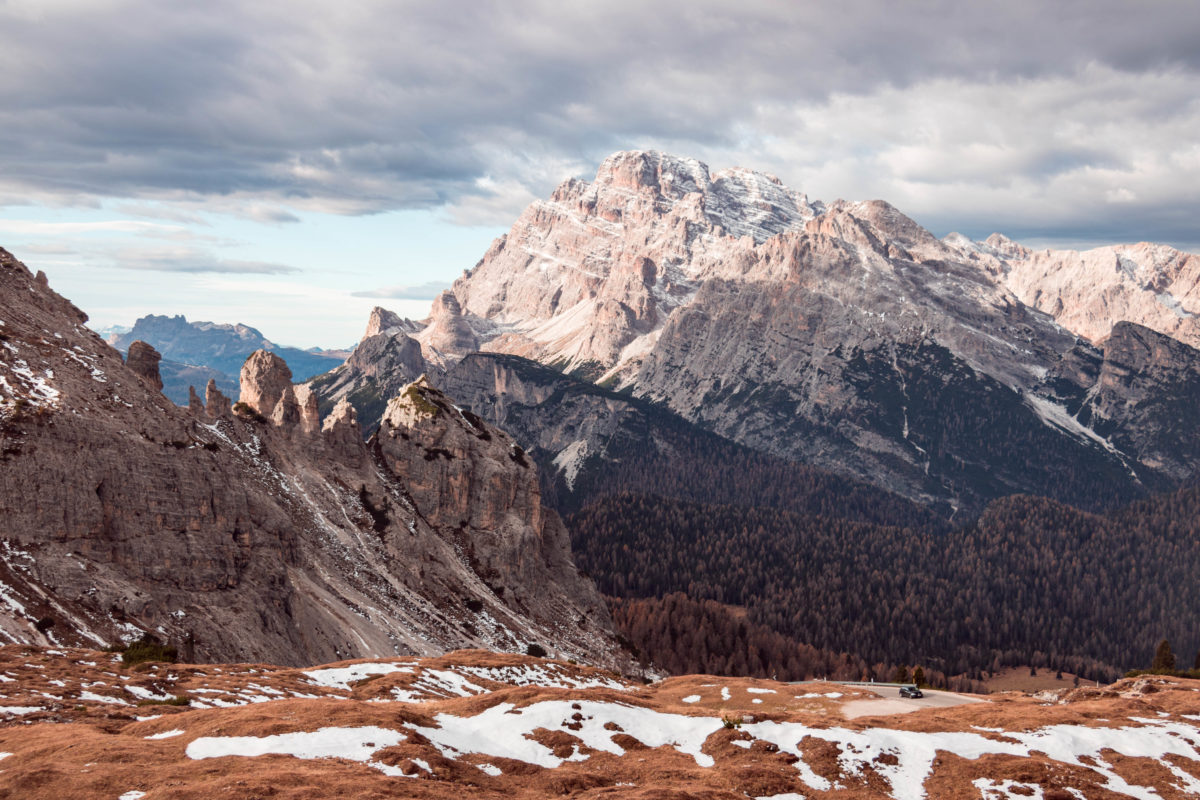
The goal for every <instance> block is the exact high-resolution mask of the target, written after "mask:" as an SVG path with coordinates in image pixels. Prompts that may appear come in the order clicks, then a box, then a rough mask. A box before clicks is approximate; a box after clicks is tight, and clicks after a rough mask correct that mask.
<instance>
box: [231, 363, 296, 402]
mask: <svg viewBox="0 0 1200 800" xmlns="http://www.w3.org/2000/svg"><path fill="white" fill-rule="evenodd" d="M241 384H242V394H241V396H240V397H239V398H238V401H239V402H241V403H245V404H246V405H248V406H250V408H253V409H254V410H255V411H257V412H258V413H259V414H262V415H263V416H264V417H270V416H271V415H272V414H273V413H274V412H275V406H276V405H278V404H279V401H280V399H281V398H282V397H283V395H284V392H286V391H287V390H289V389H290V388H291V386H292V371H291V370H290V369H288V365H287V362H286V361H284V360H283V359H282V358H280V357H279V356H277V355H275V354H274V353H272V352H271V351H269V350H255V351H254V352H253V353H251V354H250V357H249V358H247V359H246V363H245V364H243V365H242V375H241ZM291 402H292V403H293V404H294V403H295V398H294V397H293V398H292V399H291Z"/></svg>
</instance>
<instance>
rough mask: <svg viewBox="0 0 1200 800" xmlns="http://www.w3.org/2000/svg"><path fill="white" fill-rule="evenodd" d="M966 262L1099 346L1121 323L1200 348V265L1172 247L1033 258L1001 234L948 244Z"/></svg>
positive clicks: (1145, 245) (1043, 253)
mask: <svg viewBox="0 0 1200 800" xmlns="http://www.w3.org/2000/svg"><path fill="white" fill-rule="evenodd" d="M947 241H948V243H952V244H953V245H955V246H956V247H957V249H959V250H960V252H961V253H962V254H963V257H964V258H967V259H974V260H977V261H979V262H981V264H982V265H983V266H984V267H985V268H986V269H988V270H989V271H991V272H993V273H994V274H995V275H996V278H997V279H998V280H999V281H1001V282H1002V283H1003V284H1004V285H1005V286H1007V287H1008V288H1009V289H1011V290H1012V291H1013V293H1014V294H1015V295H1016V296H1017V297H1018V298H1020V300H1021V302H1023V303H1025V304H1027V305H1029V306H1030V307H1032V308H1037V309H1038V310H1040V311H1044V312H1046V313H1047V314H1050V315H1051V316H1053V317H1054V319H1055V320H1056V321H1057V322H1058V323H1059V324H1060V325H1062V326H1063V327H1064V328H1067V329H1068V330H1071V331H1073V332H1075V333H1077V334H1079V335H1080V336H1082V337H1084V338H1086V339H1088V340H1090V341H1092V342H1096V343H1098V342H1100V341H1101V340H1103V339H1105V338H1107V337H1108V335H1109V333H1110V332H1111V331H1112V329H1113V326H1114V325H1115V324H1116V323H1118V322H1121V321H1129V322H1134V323H1137V324H1139V325H1142V326H1144V327H1147V328H1150V329H1151V330H1155V331H1158V332H1159V333H1165V334H1166V335H1168V336H1171V337H1172V338H1175V339H1178V340H1179V341H1181V342H1184V343H1185V344H1188V345H1191V346H1192V347H1198V346H1200V258H1198V257H1196V256H1195V255H1192V254H1190V253H1182V252H1180V251H1178V250H1175V249H1174V248H1171V247H1167V246H1166V245H1160V244H1151V243H1149V242H1141V243H1138V244H1127V245H1114V246H1110V247H1098V248H1096V249H1094V250H1086V251H1083V252H1078V251H1075V250H1030V249H1029V248H1026V247H1022V246H1020V245H1018V244H1016V243H1015V242H1012V241H1010V240H1008V239H1006V238H1005V237H1003V236H1001V235H999V234H993V235H992V236H989V237H988V238H987V239H986V240H985V241H983V242H971V241H969V240H967V239H966V238H965V237H961V236H957V235H955V234H952V235H951V236H950V237H947Z"/></svg>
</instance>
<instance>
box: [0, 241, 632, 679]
mask: <svg viewBox="0 0 1200 800" xmlns="http://www.w3.org/2000/svg"><path fill="white" fill-rule="evenodd" d="M0 319H2V320H3V321H4V327H3V329H2V330H3V333H4V336H5V345H6V347H5V352H6V353H10V354H11V356H6V357H5V359H6V360H4V361H2V362H0V377H3V379H4V383H3V386H4V388H3V389H2V390H0V439H2V441H0V460H2V461H3V465H4V466H3V469H0V538H3V539H4V540H5V541H6V546H5V548H4V551H3V553H2V554H0V562H2V566H0V572H4V573H5V574H6V577H5V579H4V580H5V583H6V585H8V586H10V588H11V590H12V593H13V597H14V598H20V602H19V603H18V605H12V604H9V605H7V606H6V607H5V610H4V611H3V616H4V623H3V625H2V626H0V627H2V628H3V629H4V630H5V631H8V632H9V633H10V635H11V636H13V637H15V638H16V640H17V641H39V642H43V643H45V644H53V643H55V642H60V643H71V642H83V641H89V642H92V643H96V644H99V643H100V642H106V643H107V642H112V641H116V640H118V639H119V638H120V637H122V636H125V637H127V638H128V637H136V636H138V635H140V632H141V631H150V630H155V631H158V632H159V633H160V635H162V636H164V637H166V638H167V639H169V640H171V641H173V642H175V643H183V642H192V643H193V644H194V648H195V654H196V655H195V657H196V658H199V659H230V658H236V659H241V660H254V661H272V662H276V663H285V664H301V663H303V664H308V663H314V662H317V661H322V660H328V659H329V658H341V657H350V656H368V655H379V656H386V655H391V654H396V653H437V652H442V651H445V650H449V649H454V648H458V647H463V646H480V647H487V648H495V649H508V650H522V651H523V650H524V648H525V645H526V644H527V643H528V642H531V641H546V640H548V639H550V638H551V637H554V638H555V640H556V642H558V644H559V646H560V647H561V648H562V651H563V652H564V653H569V654H572V656H573V657H578V658H581V659H589V660H602V661H611V658H612V654H613V653H614V652H616V645H615V642H614V641H613V638H612V635H611V633H610V632H609V630H610V628H609V622H608V618H607V614H606V611H605V610H604V607H603V605H602V604H601V602H600V599H599V597H598V595H596V593H595V590H594V588H592V586H591V584H590V583H588V582H586V581H585V580H583V579H581V578H580V577H579V576H578V574H577V572H576V571H575V570H574V568H573V566H571V561H570V553H569V551H568V550H566V549H565V547H564V546H563V540H562V539H561V537H560V536H558V535H557V530H558V528H555V526H556V525H557V526H559V527H561V523H559V522H558V520H557V517H554V516H553V515H550V514H547V513H546V512H545V511H544V510H542V509H541V508H540V506H537V505H536V493H534V495H533V496H531V495H530V493H529V492H528V491H527V490H526V489H525V488H523V486H524V484H523V482H522V480H519V479H520V478H521V473H520V472H519V471H518V470H517V468H516V466H515V465H514V467H513V469H512V471H509V472H504V471H502V470H499V469H494V468H492V467H491V466H489V465H491V464H492V462H494V461H496V460H497V458H496V456H495V454H493V453H491V452H490V451H486V450H485V449H484V448H483V445H485V444H486V439H483V438H470V439H462V440H461V441H459V443H458V445H457V448H458V449H456V450H455V452H456V453H458V454H459V466H461V467H463V468H462V469H459V470H458V471H457V472H455V480H457V481H462V482H466V483H467V484H469V485H475V483H476V482H479V481H482V482H483V484H486V486H487V487H488V492H490V494H486V496H487V497H490V498H492V500H491V505H490V506H487V508H488V511H487V515H488V516H481V517H476V518H474V519H475V520H476V521H477V522H478V521H480V520H483V519H496V520H501V522H502V525H503V530H502V531H500V532H493V531H490V530H484V529H481V528H477V527H474V526H473V525H471V524H468V525H467V527H465V528H463V527H460V526H459V522H461V520H454V521H453V524H450V523H449V521H448V520H449V518H450V516H452V515H450V514H449V512H446V516H437V515H435V517H436V518H437V519H438V524H431V522H430V521H429V519H427V518H426V517H425V516H423V515H422V513H420V512H418V510H417V506H416V504H415V503H414V501H413V495H412V493H410V490H409V487H408V486H407V483H406V481H407V480H409V479H410V478H412V479H415V478H416V477H418V476H421V475H425V474H426V473H425V472H423V471H422V470H424V469H426V468H427V466H429V465H428V464H427V462H425V461H424V455H423V452H424V451H421V453H420V454H416V451H414V456H415V457H419V458H420V459H421V460H422V463H421V465H419V466H418V468H416V469H412V468H407V467H405V466H404V465H403V463H402V452H401V450H400V449H399V445H397V447H396V448H394V449H391V450H388V451H387V452H388V457H387V458H386V459H385V458H384V457H383V455H382V452H383V448H381V449H380V452H372V451H371V450H370V449H369V448H368V447H367V445H366V443H364V442H363V440H362V436H361V432H360V431H359V430H358V429H357V425H356V423H355V420H354V414H353V411H352V409H351V408H350V407H349V405H348V404H346V405H343V406H342V407H341V409H340V410H339V411H338V413H335V414H334V415H332V416H331V418H330V419H329V420H327V421H326V425H325V426H324V429H323V430H322V431H320V432H316V431H314V432H313V433H312V434H311V435H301V433H302V432H303V431H304V430H305V426H309V425H312V424H313V423H314V421H315V417H314V415H313V406H312V398H311V395H309V394H306V393H305V392H304V391H303V390H300V391H297V389H296V388H294V387H292V386H291V385H290V384H289V383H285V382H283V381H281V380H279V378H280V376H284V375H286V367H281V366H280V365H278V364H276V363H275V360H274V359H273V358H267V357H263V358H261V359H255V365H252V368H251V369H250V370H249V377H250V378H251V380H249V381H247V385H248V387H249V388H250V391H251V393H252V394H251V395H250V399H253V401H254V403H255V406H254V408H255V409H259V408H262V409H268V411H269V413H270V414H271V415H272V419H270V420H266V421H255V420H253V419H250V418H247V417H244V416H235V415H232V414H230V413H229V407H228V400H227V399H225V398H224V397H223V395H221V394H220V392H219V390H217V389H216V388H215V386H213V385H211V384H210V386H209V387H208V390H207V392H206V395H207V397H206V400H207V403H206V408H205V415H204V417H202V418H199V417H197V416H195V415H193V414H191V413H189V412H188V410H186V409H181V408H178V407H176V406H175V405H173V404H172V403H170V402H169V401H168V400H167V398H165V397H164V396H163V395H162V394H161V393H160V392H158V391H157V390H156V389H153V388H152V387H149V386H147V385H146V383H145V381H144V379H143V378H142V377H141V376H139V375H138V374H136V373H134V372H133V371H132V370H131V369H130V368H129V367H128V366H127V365H126V364H125V363H124V362H123V361H122V359H121V358H120V355H119V354H118V353H117V352H116V351H114V350H112V349H111V348H109V347H108V346H107V345H105V344H104V343H103V342H102V341H101V340H100V339H99V337H97V336H96V335H95V334H94V333H92V332H90V331H88V330H87V329H86V328H85V327H83V321H84V319H85V318H84V317H83V315H82V314H81V313H80V312H78V311H77V310H76V309H74V307H73V306H71V305H70V304H69V303H68V302H67V301H65V300H63V299H62V298H61V297H59V296H58V295H56V294H54V293H53V292H52V291H50V290H49V289H48V288H47V287H45V286H41V285H39V284H38V283H37V282H36V281H35V280H34V278H33V277H32V276H31V275H30V274H29V272H28V271H27V270H26V269H25V268H24V266H22V265H21V264H20V263H19V262H17V261H16V260H15V259H13V258H12V257H11V256H10V255H9V254H8V253H5V252H3V251H0ZM46 330H49V331H52V332H54V333H58V334H59V335H60V336H61V337H62V338H61V339H59V338H53V339H51V338H49V337H47V336H46V335H45V334H44V333H43V331H46ZM272 398H274V402H273V403H272ZM268 404H270V406H269V405H268ZM450 407H451V408H452V406H450ZM264 416H265V415H264ZM479 431H480V436H485V435H487V436H493V437H495V438H496V439H499V438H500V437H501V436H502V434H500V433H499V432H498V431H494V430H493V429H489V428H486V427H483V428H480V429H479ZM447 435H449V434H447ZM401 441H402V439H401ZM473 443H479V448H480V449H479V452H476V449H475V448H473V447H472V444H473ZM80 453H87V458H80V457H79V454H80ZM469 464H472V465H476V466H478V467H479V468H480V469H483V470H485V471H486V475H487V476H488V477H487V478H486V479H484V478H482V477H480V476H475V475H474V474H473V473H472V472H471V470H470V468H468V467H467V465H469ZM530 472H532V470H530ZM505 481H509V482H510V485H508V486H506V485H505V483H504V482H505ZM534 485H535V486H536V480H534ZM418 489H419V491H418V494H419V495H421V496H424V495H423V494H421V493H422V492H426V491H428V490H427V488H426V487H424V486H421V487H418ZM480 491H482V490H480ZM506 493H507V494H508V496H510V497H511V498H512V500H513V505H512V508H511V509H510V510H505V509H504V508H503V507H502V504H503V497H504V496H505V495H506ZM468 496H470V494H468ZM430 513H431V514H432V513H433V511H432V510H430ZM480 513H481V514H482V513H483V512H480ZM466 519H468V520H469V519H471V518H469V517H467V518H466ZM443 520H447V527H440V524H441V522H442V521H443ZM476 534H478V535H479V536H480V537H481V542H480V543H479V545H478V547H476V546H475V545H474V544H473V538H474V537H475V535H476ZM497 538H498V540H500V541H502V542H503V545H502V546H501V545H496V544H495V543H494V542H493V539H497ZM473 548H475V549H478V550H479V551H480V552H481V553H486V554H488V556H487V558H486V559H484V560H483V561H480V562H479V563H480V564H486V565H487V568H488V569H491V570H494V571H495V572H498V573H504V574H509V573H511V574H512V575H520V576H526V577H527V576H533V578H534V583H533V584H531V585H536V586H537V587H539V591H540V593H541V595H542V597H540V598H538V599H537V602H533V601H530V602H527V603H525V604H524V605H521V604H519V603H518V602H517V599H518V598H519V597H520V595H519V593H516V592H515V591H510V592H509V596H508V597H504V596H501V593H500V592H499V591H495V590H493V589H492V588H491V586H490V585H489V583H488V580H490V581H492V583H493V584H495V585H496V586H497V588H498V589H499V588H503V587H504V585H506V584H504V580H496V579H493V578H491V577H488V578H487V580H485V577H484V576H483V575H481V573H483V572H486V570H485V569H484V567H482V566H480V567H478V569H477V568H476V567H475V566H473V565H472V564H471V563H470V561H469V560H468V559H466V558H465V557H464V556H463V555H461V554H462V553H467V552H470V551H471V550H472V549H473ZM505 559H508V560H507V561H506V560H505ZM487 575H488V576H490V575H491V573H490V572H487ZM10 578H11V580H10ZM21 608H23V609H24V610H23V611H22V610H21ZM41 616H50V617H53V618H54V620H55V624H54V626H53V627H52V628H50V632H49V633H46V632H45V631H41V630H39V629H38V628H37V627H36V626H35V625H34V623H35V622H36V620H37V619H38V618H40V617H41Z"/></svg>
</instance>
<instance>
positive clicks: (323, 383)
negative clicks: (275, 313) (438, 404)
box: [308, 308, 437, 434]
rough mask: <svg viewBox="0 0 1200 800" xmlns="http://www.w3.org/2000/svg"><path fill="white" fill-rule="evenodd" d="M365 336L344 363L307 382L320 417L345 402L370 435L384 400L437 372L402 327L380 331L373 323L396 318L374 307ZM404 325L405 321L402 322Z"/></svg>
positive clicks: (383, 405) (380, 412) (380, 414)
mask: <svg viewBox="0 0 1200 800" xmlns="http://www.w3.org/2000/svg"><path fill="white" fill-rule="evenodd" d="M371 318H372V320H373V322H372V323H370V324H368V325H367V335H366V336H364V337H363V340H362V341H361V342H359V343H358V346H357V347H356V348H354V352H353V353H351V354H350V357H349V358H348V359H346V363H345V364H343V365H341V366H340V367H337V368H336V369H334V370H332V371H330V372H328V373H326V374H324V375H320V376H318V377H316V378H314V379H313V380H312V381H310V382H309V384H308V386H309V387H310V388H311V390H312V392H313V394H314V395H315V396H316V397H317V399H318V407H319V409H320V411H321V412H322V413H323V414H328V413H330V412H331V411H332V410H333V408H334V406H335V405H337V404H338V403H340V402H341V401H342V400H349V401H350V402H351V403H352V404H353V405H354V406H355V408H356V409H357V410H358V411H359V412H360V416H361V417H362V419H364V420H366V421H367V422H366V432H367V433H368V434H370V433H371V432H373V431H374V430H375V428H376V426H377V425H378V424H379V419H380V417H381V416H382V415H383V411H384V408H385V407H386V406H387V401H388V400H389V399H390V398H392V397H394V396H395V395H396V394H397V393H399V392H400V390H401V389H403V388H404V387H405V386H407V385H408V384H409V383H411V382H412V381H414V380H416V379H417V378H418V377H420V376H421V375H423V374H425V373H426V372H428V371H437V367H436V366H431V365H429V364H428V363H427V362H426V361H425V358H424V356H422V354H421V344H420V343H419V342H418V341H417V340H416V339H414V338H412V337H411V336H409V335H408V333H406V328H407V327H408V326H406V325H392V326H389V327H386V328H382V329H381V330H379V331H378V332H376V333H372V331H373V330H374V329H375V328H376V327H379V324H378V323H377V322H375V321H376V320H386V321H389V322H390V321H393V320H395V319H399V318H398V317H397V316H396V315H395V314H393V313H392V312H390V311H384V310H383V309H381V308H376V309H375V311H373V312H372V313H371ZM405 322H407V321H405Z"/></svg>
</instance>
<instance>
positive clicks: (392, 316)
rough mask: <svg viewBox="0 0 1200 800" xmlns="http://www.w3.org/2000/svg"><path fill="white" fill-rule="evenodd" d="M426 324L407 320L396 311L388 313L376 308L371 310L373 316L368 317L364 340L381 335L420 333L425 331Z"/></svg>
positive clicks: (384, 309) (383, 309)
mask: <svg viewBox="0 0 1200 800" xmlns="http://www.w3.org/2000/svg"><path fill="white" fill-rule="evenodd" d="M424 327H425V326H424V324H422V323H420V322H413V321H412V320H411V319H405V318H404V317H401V316H400V315H399V314H397V313H396V312H394V311H388V310H387V309H386V308H381V307H380V306H375V308H373V309H371V314H370V316H369V317H367V331H366V333H364V334H363V339H364V340H365V339H370V338H371V337H373V336H379V335H380V334H387V335H389V336H390V335H392V334H396V333H408V334H413V333H418V332H419V331H421V330H422V329H424Z"/></svg>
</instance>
